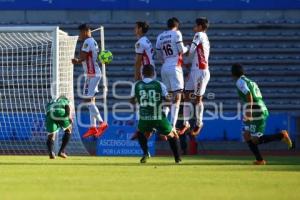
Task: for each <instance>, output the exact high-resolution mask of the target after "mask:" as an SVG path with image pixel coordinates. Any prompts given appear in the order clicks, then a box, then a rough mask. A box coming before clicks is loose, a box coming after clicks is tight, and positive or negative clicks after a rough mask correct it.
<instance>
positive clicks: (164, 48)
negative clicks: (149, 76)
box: [156, 17, 188, 129]
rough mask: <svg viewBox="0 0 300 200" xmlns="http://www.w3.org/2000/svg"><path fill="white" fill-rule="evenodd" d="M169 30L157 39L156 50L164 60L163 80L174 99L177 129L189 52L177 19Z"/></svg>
mask: <svg viewBox="0 0 300 200" xmlns="http://www.w3.org/2000/svg"><path fill="white" fill-rule="evenodd" d="M167 26H168V29H169V30H167V31H164V32H163V33H161V34H160V35H159V36H158V37H157V41H156V49H157V53H158V56H159V57H161V58H162V60H163V66H162V69H161V78H162V81H163V83H164V84H165V85H166V87H167V89H168V92H169V94H170V95H172V97H173V102H172V106H171V123H172V125H173V128H174V129H175V125H176V122H177V118H178V112H179V105H180V101H181V98H182V92H183V89H184V81H183V71H182V64H183V59H182V56H183V54H185V53H186V52H187V51H188V48H187V47H185V46H184V45H183V40H182V34H181V32H180V31H179V30H178V29H179V20H178V19H177V18H175V17H173V18H170V19H169V20H168V21H167Z"/></svg>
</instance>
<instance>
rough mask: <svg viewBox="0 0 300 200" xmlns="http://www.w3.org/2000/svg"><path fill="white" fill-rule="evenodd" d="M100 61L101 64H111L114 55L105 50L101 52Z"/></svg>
mask: <svg viewBox="0 0 300 200" xmlns="http://www.w3.org/2000/svg"><path fill="white" fill-rule="evenodd" d="M98 59H99V60H100V62H101V63H104V64H109V63H111V61H112V60H113V55H112V53H111V52H110V51H109V50H104V51H101V52H100V54H99V55H98Z"/></svg>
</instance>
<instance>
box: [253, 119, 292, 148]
mask: <svg viewBox="0 0 300 200" xmlns="http://www.w3.org/2000/svg"><path fill="white" fill-rule="evenodd" d="M267 117H268V114H265V113H263V114H262V119H259V120H255V121H254V123H255V125H256V129H257V131H258V132H260V133H263V132H264V131H265V126H266V120H267ZM273 141H283V142H284V143H286V144H287V145H288V149H291V148H292V146H293V144H292V141H291V139H290V137H289V134H288V132H287V131H286V130H281V131H280V132H279V133H275V134H270V135H261V136H260V137H258V138H255V142H256V143H257V144H264V143H269V142H273Z"/></svg>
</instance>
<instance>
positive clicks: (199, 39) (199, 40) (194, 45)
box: [188, 34, 201, 58]
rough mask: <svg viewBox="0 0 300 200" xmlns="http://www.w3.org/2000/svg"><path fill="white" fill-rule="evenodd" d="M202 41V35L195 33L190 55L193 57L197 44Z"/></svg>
mask: <svg viewBox="0 0 300 200" xmlns="http://www.w3.org/2000/svg"><path fill="white" fill-rule="evenodd" d="M200 42H201V38H200V35H199V34H195V36H194V38H193V41H192V44H191V47H190V50H189V53H188V57H189V58H191V57H192V56H193V55H194V53H195V51H196V49H197V46H198V45H199V44H200Z"/></svg>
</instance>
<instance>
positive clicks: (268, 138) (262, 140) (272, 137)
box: [258, 133, 283, 144]
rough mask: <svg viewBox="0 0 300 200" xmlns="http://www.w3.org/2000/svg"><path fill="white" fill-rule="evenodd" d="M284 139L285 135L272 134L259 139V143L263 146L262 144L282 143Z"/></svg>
mask: <svg viewBox="0 0 300 200" xmlns="http://www.w3.org/2000/svg"><path fill="white" fill-rule="evenodd" d="M282 138H283V135H282V134H281V133H277V134H272V135H263V136H261V137H259V139H258V142H259V144H262V143H268V142H273V141H280V140H282Z"/></svg>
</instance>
